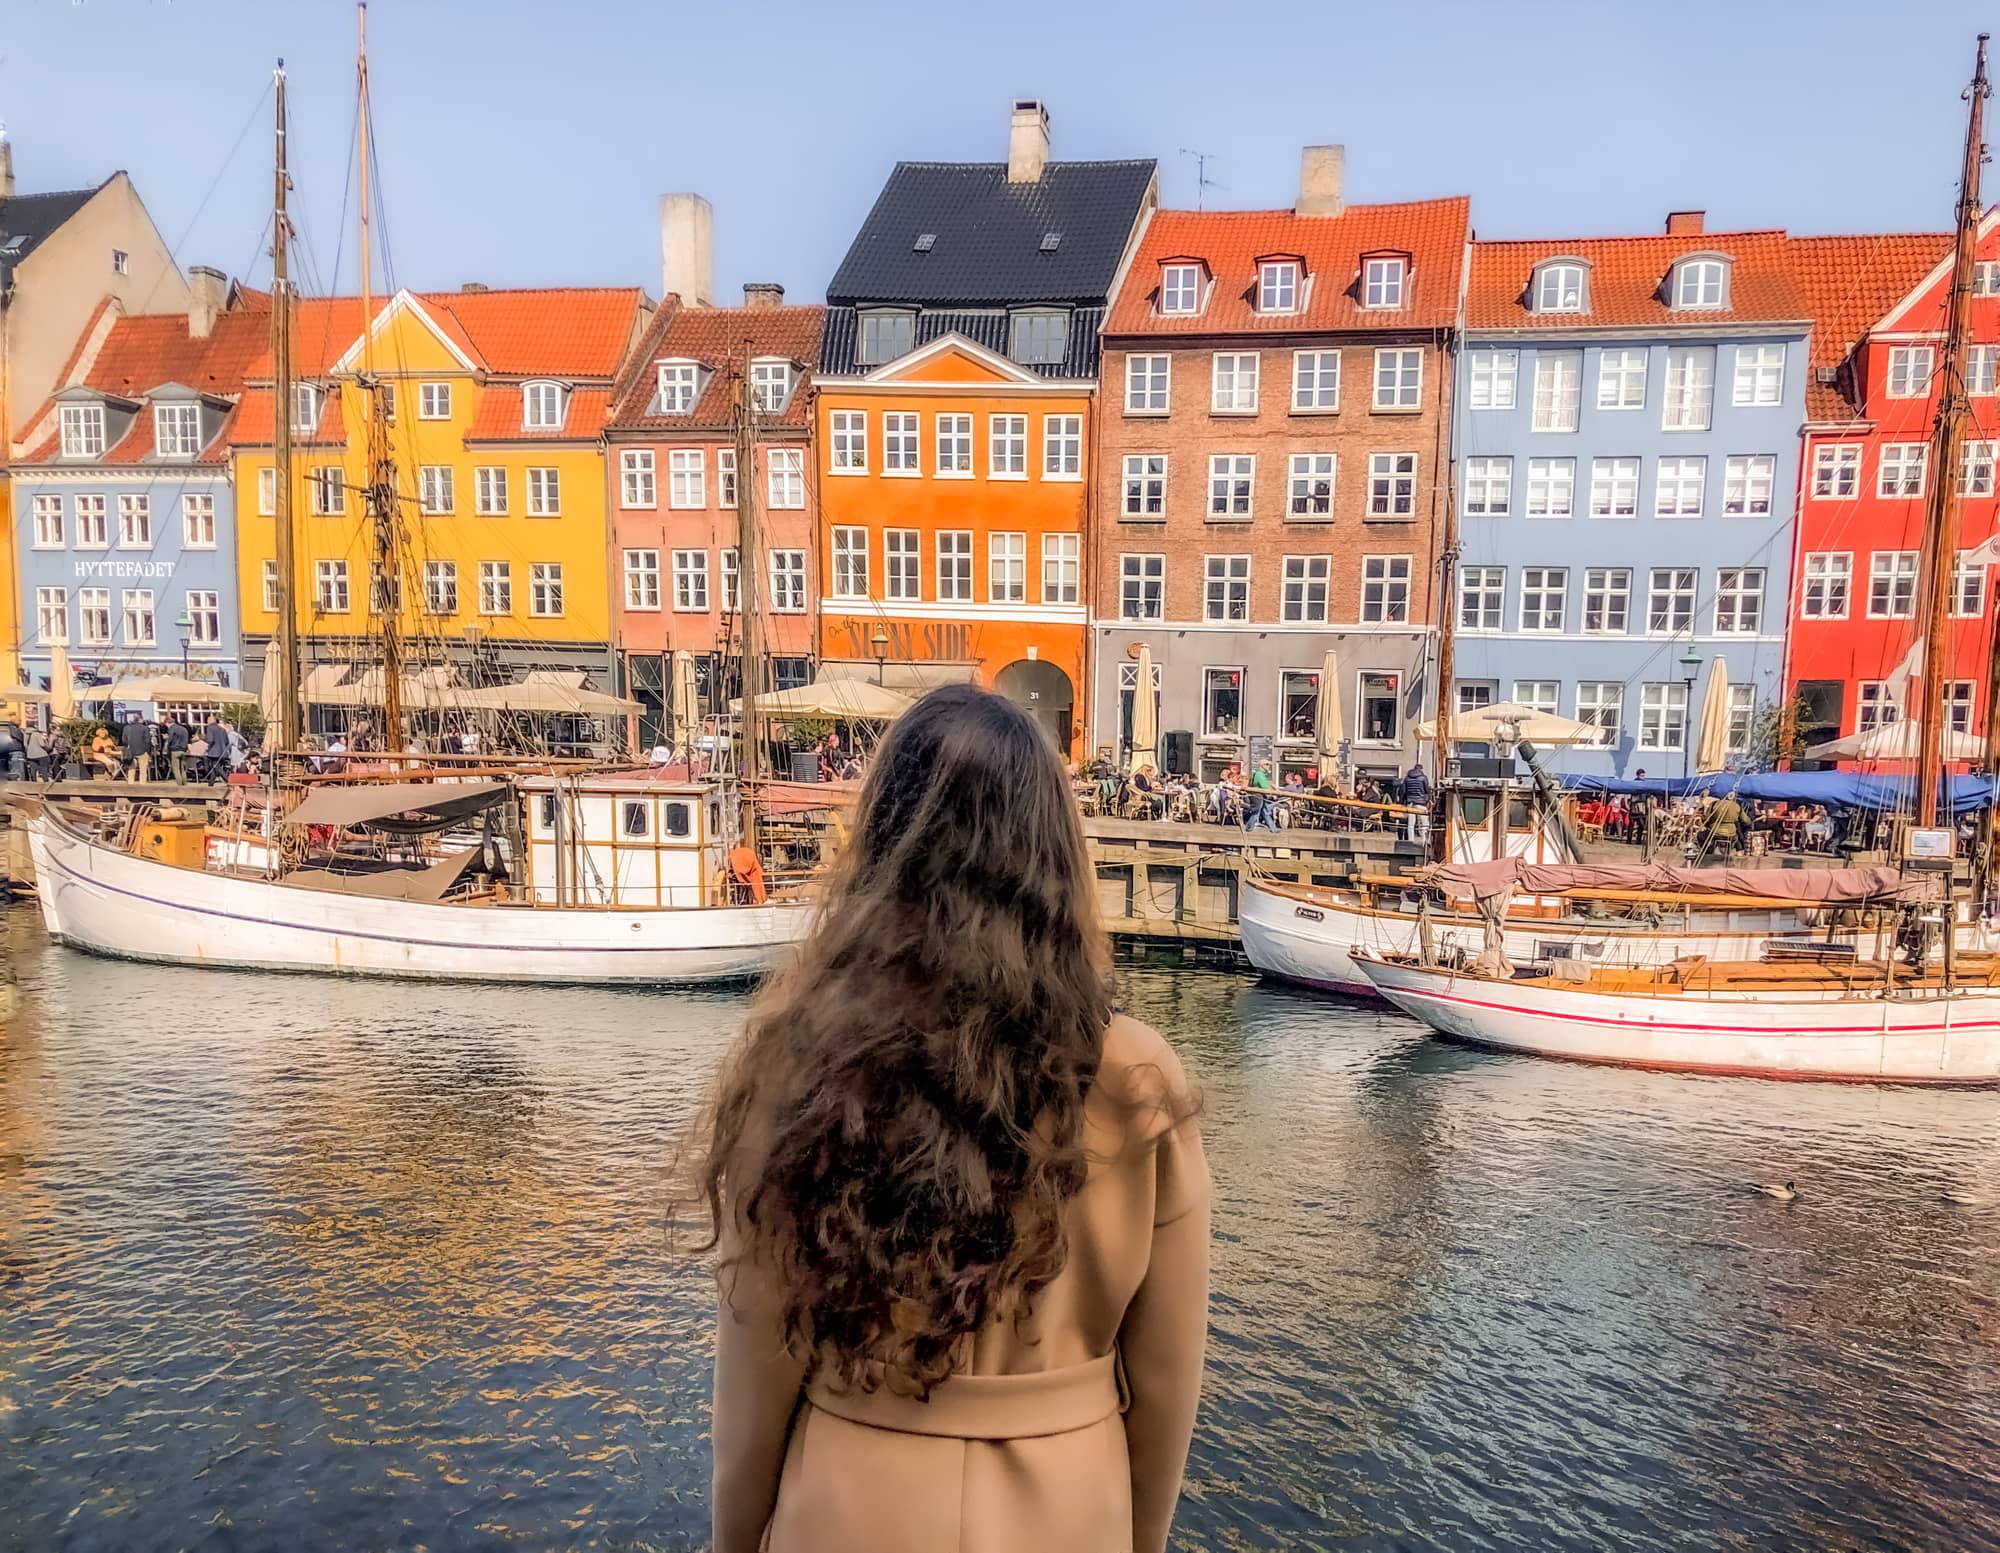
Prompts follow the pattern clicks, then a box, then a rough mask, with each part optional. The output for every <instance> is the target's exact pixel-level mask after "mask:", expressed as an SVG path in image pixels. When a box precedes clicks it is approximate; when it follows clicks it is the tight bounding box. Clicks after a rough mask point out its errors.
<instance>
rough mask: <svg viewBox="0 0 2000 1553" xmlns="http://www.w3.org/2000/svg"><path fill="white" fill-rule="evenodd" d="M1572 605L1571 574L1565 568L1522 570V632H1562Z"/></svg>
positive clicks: (1526, 568)
mask: <svg viewBox="0 0 2000 1553" xmlns="http://www.w3.org/2000/svg"><path fill="white" fill-rule="evenodd" d="M1568 602H1569V570H1568V568H1567V567H1562V566H1524V567H1522V568H1521V629H1522V630H1523V631H1532V632H1552V631H1561V630H1562V628H1563V615H1564V614H1565V612H1566V610H1567V607H1568Z"/></svg>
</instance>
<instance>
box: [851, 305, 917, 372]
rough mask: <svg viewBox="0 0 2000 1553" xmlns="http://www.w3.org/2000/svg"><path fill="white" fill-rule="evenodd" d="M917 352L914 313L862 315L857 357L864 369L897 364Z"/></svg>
mask: <svg viewBox="0 0 2000 1553" xmlns="http://www.w3.org/2000/svg"><path fill="white" fill-rule="evenodd" d="M916 348H917V315H916V314H915V313H901V312H876V313H863V314H862V315H861V341H860V345H859V347H858V350H857V356H858V359H859V361H860V362H861V365H863V366H864V367H879V366H881V365H883V363H885V362H890V361H896V360H899V359H901V358H902V357H904V356H907V355H909V354H910V352H911V351H913V350H915V349H916Z"/></svg>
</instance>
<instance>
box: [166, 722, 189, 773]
mask: <svg viewBox="0 0 2000 1553" xmlns="http://www.w3.org/2000/svg"><path fill="white" fill-rule="evenodd" d="M161 735H162V742H163V743H164V744H165V745H166V750H167V769H168V770H169V771H171V772H172V773H173V778H174V780H175V781H176V782H185V781H186V780H187V779H188V746H189V745H190V744H192V743H193V742H194V738H193V735H191V734H190V733H189V732H188V725H187V723H186V722H185V721H183V720H182V719H181V718H179V717H176V718H174V720H173V721H172V722H170V723H168V724H167V725H166V727H165V728H164V729H162V730H161Z"/></svg>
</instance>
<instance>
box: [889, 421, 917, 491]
mask: <svg viewBox="0 0 2000 1553" xmlns="http://www.w3.org/2000/svg"><path fill="white" fill-rule="evenodd" d="M922 421H923V418H922V417H921V416H920V415H919V414H918V413H917V412H916V411H915V410H885V411H884V412H883V414H882V473H883V474H885V475H889V476H892V477H894V478H897V479H903V480H919V479H922V478H923V473H924V437H923V430H922Z"/></svg>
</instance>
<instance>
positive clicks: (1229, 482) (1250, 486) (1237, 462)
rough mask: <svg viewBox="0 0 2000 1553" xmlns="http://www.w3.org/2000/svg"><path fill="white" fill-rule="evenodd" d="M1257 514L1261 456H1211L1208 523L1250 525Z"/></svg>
mask: <svg viewBox="0 0 2000 1553" xmlns="http://www.w3.org/2000/svg"><path fill="white" fill-rule="evenodd" d="M1256 514H1257V455H1256V454H1254V453H1211V454H1209V456H1208V521H1209V522H1211V523H1247V522H1248V521H1249V520H1250V519H1251V518H1253V517H1255V516H1256Z"/></svg>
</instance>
